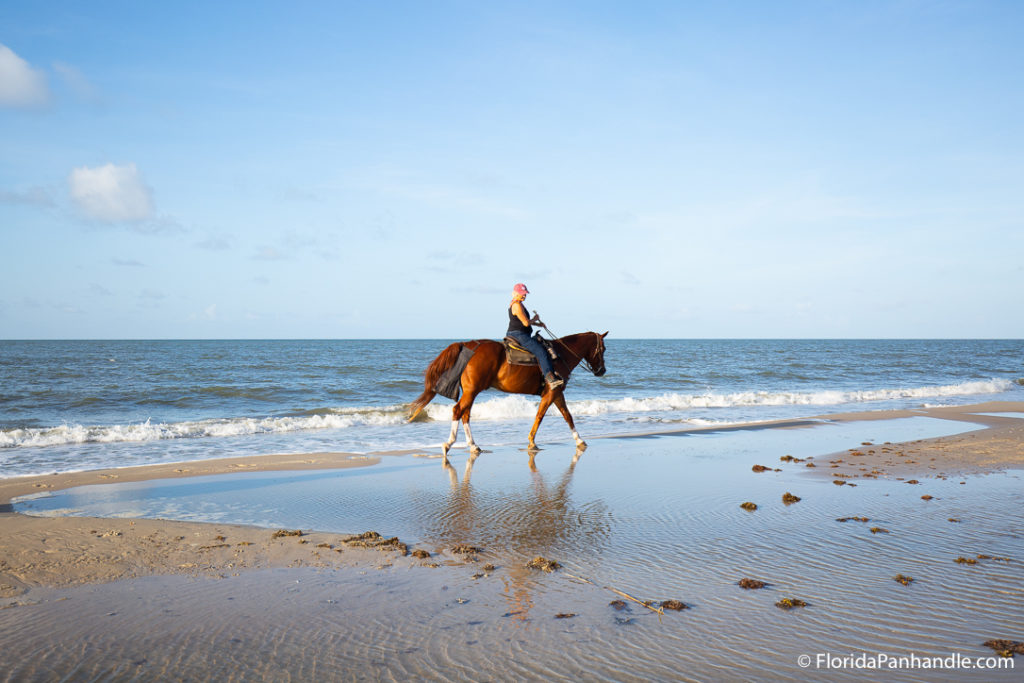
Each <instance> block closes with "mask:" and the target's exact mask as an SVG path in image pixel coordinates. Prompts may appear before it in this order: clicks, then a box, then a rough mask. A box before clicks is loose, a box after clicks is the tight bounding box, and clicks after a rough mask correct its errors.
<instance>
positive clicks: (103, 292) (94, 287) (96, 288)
mask: <svg viewBox="0 0 1024 683" xmlns="http://www.w3.org/2000/svg"><path fill="white" fill-rule="evenodd" d="M89 293H90V294H94V295H96V296H113V295H114V293H113V292H111V291H110V290H109V289H107V288H106V287H104V286H103V285H100V284H96V283H95V282H93V283H92V284H90V285H89Z"/></svg>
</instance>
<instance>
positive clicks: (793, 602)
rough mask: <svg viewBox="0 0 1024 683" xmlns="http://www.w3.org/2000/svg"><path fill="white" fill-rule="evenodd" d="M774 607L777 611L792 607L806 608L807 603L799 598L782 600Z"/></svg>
mask: <svg viewBox="0 0 1024 683" xmlns="http://www.w3.org/2000/svg"><path fill="white" fill-rule="evenodd" d="M775 606H776V607H778V608H779V609H787V610H788V609H793V608H794V607H807V603H806V602H804V601H803V600H801V599H800V598H782V599H781V600H779V601H778V602H777V603H775Z"/></svg>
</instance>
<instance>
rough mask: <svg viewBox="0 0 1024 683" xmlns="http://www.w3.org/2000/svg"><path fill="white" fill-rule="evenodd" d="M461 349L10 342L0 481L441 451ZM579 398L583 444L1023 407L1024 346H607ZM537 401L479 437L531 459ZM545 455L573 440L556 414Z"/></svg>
mask: <svg viewBox="0 0 1024 683" xmlns="http://www.w3.org/2000/svg"><path fill="white" fill-rule="evenodd" d="M450 341H451V340H287V341H286V340H269V341H265V340H229V341H225V340H219V341H218V340H205V341H0V477H11V476H20V475H26V474H40V473H48V472H65V471H75V470H85V469H95V468H105V467H123V466H130V465H139V464H149V463H161V462H182V461H190V460H198V459H206V458H214V457H227V456H244V455H258V454H268V453H295V452H311V451H350V452H361V453H366V452H376V451H391V450H409V449H411V450H416V449H434V448H437V447H438V446H439V445H440V443H441V442H442V441H443V440H444V439H445V438H446V437H447V435H448V430H449V426H448V425H449V419H450V414H451V413H450V411H451V405H452V402H451V401H449V400H447V399H444V398H442V397H438V398H436V399H434V401H433V403H431V404H430V405H429V406H428V407H427V410H426V415H427V417H428V418H429V419H427V420H426V421H417V422H414V423H409V424H407V423H406V422H405V417H406V410H407V406H408V404H409V402H410V401H412V400H413V399H415V398H416V397H417V396H418V395H419V394H420V392H421V391H422V390H423V372H424V370H425V369H426V367H427V365H429V363H430V362H431V361H432V360H433V359H434V358H435V357H436V356H437V354H438V353H440V352H441V350H443V349H444V348H445V346H447V344H449V343H450ZM605 359H606V364H607V368H608V373H607V374H606V375H605V376H604V377H600V378H599V377H594V376H592V375H591V374H590V373H589V372H587V371H586V369H584V368H582V367H579V368H577V369H576V371H575V372H574V373H573V375H572V378H571V381H570V382H569V385H568V387H567V388H566V394H565V395H566V398H567V399H568V402H569V408H570V410H571V411H572V413H573V415H574V416H575V418H576V423H577V428H578V430H579V432H580V433H581V435H582V436H583V437H584V438H588V437H591V436H599V435H616V434H629V433H637V432H648V431H665V430H671V429H681V428H686V427H688V426H707V425H733V424H743V423H748V422H755V421H761V420H772V419H784V418H785V419H788V418H798V417H806V416H810V415H819V414H822V413H829V412H845V411H854V410H856V411H862V410H887V409H896V408H920V407H926V406H935V405H958V404H967V403H976V402H982V401H989V400H1005V401H1014V400H1024V367H1022V365H1024V341H1022V340H630V339H615V338H613V337H609V338H608V340H607V352H606V355H605ZM537 403H538V398H537V397H534V396H519V395H507V394H502V393H499V392H496V391H488V392H485V393H484V394H482V395H481V396H480V397H479V398H478V399H477V402H476V404H475V405H474V408H473V423H474V426H475V429H474V436H475V438H476V440H477V441H478V442H479V443H480V444H482V445H483V446H484V447H487V446H502V445H513V444H520V443H524V442H525V440H526V434H527V432H528V430H529V428H530V425H531V424H532V421H533V418H534V414H535V413H536V409H537ZM537 438H538V443H540V444H541V445H543V444H544V443H561V442H566V441H568V440H569V439H570V435H569V430H568V428H567V427H566V426H565V425H564V423H563V422H562V419H561V416H560V415H558V414H557V412H556V411H552V412H551V413H550V414H549V415H548V417H547V418H546V420H545V422H544V424H543V426H542V427H541V430H540V432H539V434H538V437H537Z"/></svg>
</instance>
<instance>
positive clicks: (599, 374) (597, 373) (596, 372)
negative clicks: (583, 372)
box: [594, 365, 605, 377]
mask: <svg viewBox="0 0 1024 683" xmlns="http://www.w3.org/2000/svg"><path fill="white" fill-rule="evenodd" d="M604 373H605V369H604V366H603V365H602V366H601V367H599V368H598V369H597V370H594V377H604Z"/></svg>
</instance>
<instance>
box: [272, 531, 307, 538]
mask: <svg viewBox="0 0 1024 683" xmlns="http://www.w3.org/2000/svg"><path fill="white" fill-rule="evenodd" d="M287 536H302V531H301V530H299V529H296V530H295V531H288V530H287V529H278V530H277V531H275V532H274V535H273V536H271V538H285V537H287Z"/></svg>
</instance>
